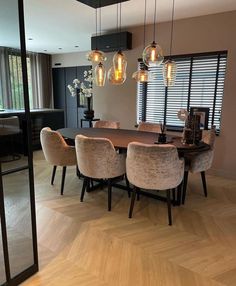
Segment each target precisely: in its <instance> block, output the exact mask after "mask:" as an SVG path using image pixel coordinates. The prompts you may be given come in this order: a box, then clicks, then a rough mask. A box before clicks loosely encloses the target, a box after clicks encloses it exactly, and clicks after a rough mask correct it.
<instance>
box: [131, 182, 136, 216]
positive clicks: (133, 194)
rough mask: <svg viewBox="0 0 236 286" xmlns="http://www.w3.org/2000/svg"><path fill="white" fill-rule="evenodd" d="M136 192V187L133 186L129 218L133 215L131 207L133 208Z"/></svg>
mask: <svg viewBox="0 0 236 286" xmlns="http://www.w3.org/2000/svg"><path fill="white" fill-rule="evenodd" d="M136 194H137V188H136V187H134V188H133V193H132V196H131V202H130V208H129V218H132V215H133V209H134V203H135V198H136Z"/></svg>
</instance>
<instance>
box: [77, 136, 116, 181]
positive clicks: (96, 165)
mask: <svg viewBox="0 0 236 286" xmlns="http://www.w3.org/2000/svg"><path fill="white" fill-rule="evenodd" d="M75 149H76V156H77V162H78V167H79V170H80V172H81V173H82V174H83V175H84V176H86V177H90V178H109V177H110V175H109V174H110V170H111V169H113V168H114V167H113V166H112V164H113V163H114V157H115V156H116V155H117V154H116V151H115V148H114V146H113V144H112V142H111V141H110V140H109V139H107V138H92V137H85V136H83V135H77V136H76V138H75Z"/></svg>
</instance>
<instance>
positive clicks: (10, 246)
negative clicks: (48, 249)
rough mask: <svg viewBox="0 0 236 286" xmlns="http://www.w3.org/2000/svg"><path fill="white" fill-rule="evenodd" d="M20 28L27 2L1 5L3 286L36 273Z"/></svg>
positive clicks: (7, 1) (0, 268) (18, 0)
mask: <svg viewBox="0 0 236 286" xmlns="http://www.w3.org/2000/svg"><path fill="white" fill-rule="evenodd" d="M22 24H23V0H0V27H1V28H0V194H1V195H2V196H3V200H2V201H3V203H2V204H0V211H1V213H4V217H5V220H4V223H3V224H4V225H3V230H4V234H5V233H6V237H5V236H4V245H5V248H4V249H7V250H6V252H7V259H5V261H4V256H3V255H2V249H3V247H2V244H1V243H0V285H3V284H4V283H5V282H6V284H4V285H19V284H20V283H21V282H22V281H23V280H25V279H26V278H27V277H29V276H31V275H32V274H33V273H35V272H36V271H37V269H38V261H37V244H36V243H37V241H36V223H35V202H34V182H33V163H32V147H31V144H32V143H31V136H30V135H31V127H30V124H29V122H30V111H29V96H28V88H27V71H26V67H27V63H26V52H25V44H24V26H23V25H22ZM2 222H3V220H2ZM0 240H2V235H1V233H0ZM5 254H6V253H5ZM5 258H6V256H5ZM6 260H7V262H6ZM5 262H6V264H4V263H5ZM5 265H6V266H5ZM3 266H4V267H3ZM5 268H6V269H5ZM6 280H7V281H6Z"/></svg>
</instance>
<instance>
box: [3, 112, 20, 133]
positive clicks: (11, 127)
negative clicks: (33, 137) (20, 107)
mask: <svg viewBox="0 0 236 286" xmlns="http://www.w3.org/2000/svg"><path fill="white" fill-rule="evenodd" d="M20 131H21V130H20V123H19V118H18V116H11V117H5V118H4V117H3V118H0V135H8V134H9V135H10V134H17V133H20Z"/></svg>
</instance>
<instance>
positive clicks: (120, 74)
mask: <svg viewBox="0 0 236 286" xmlns="http://www.w3.org/2000/svg"><path fill="white" fill-rule="evenodd" d="M125 80H126V71H119V70H115V69H114V67H113V66H112V67H111V68H110V69H109V71H108V81H109V82H110V83H111V84H114V85H120V84H123V83H124V82H125Z"/></svg>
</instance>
